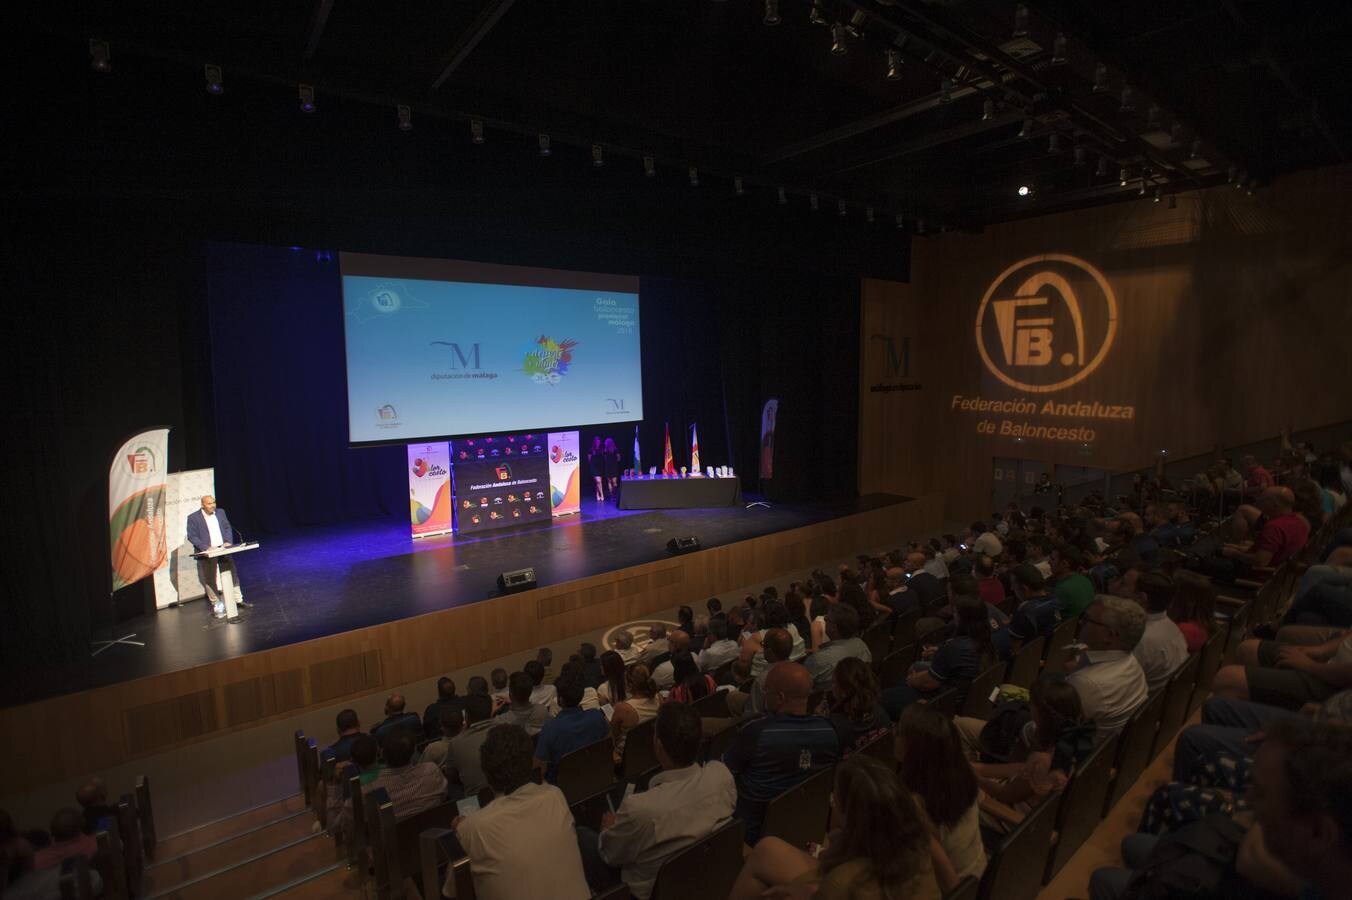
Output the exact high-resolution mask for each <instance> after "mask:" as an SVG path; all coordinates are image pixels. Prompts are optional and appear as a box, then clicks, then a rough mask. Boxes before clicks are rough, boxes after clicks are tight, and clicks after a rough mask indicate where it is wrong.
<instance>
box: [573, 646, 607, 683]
mask: <svg viewBox="0 0 1352 900" xmlns="http://www.w3.org/2000/svg"><path fill="white" fill-rule="evenodd" d="M577 655H578V656H580V657H582V683H583V684H585V685H586V686H587V687H589V688H595V687H599V686H600V684H601V679H602V677H603V676H602V674H601V662H600V660H598V659H597V658H596V645H595V644H593V643H591V642H589V641H583V642H582V643H581V644H580V645H579V646H578V648H577Z"/></svg>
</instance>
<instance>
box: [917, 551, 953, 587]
mask: <svg viewBox="0 0 1352 900" xmlns="http://www.w3.org/2000/svg"><path fill="white" fill-rule="evenodd" d="M920 552H921V553H923V554H924V555H925V564H924V565H923V566H921V569H922V570H924V571H926V572H928V573H930V574H931V575H933V576H934V577H935V578H938V579H939V580H940V581H942V580H943V579H945V578H947V577H948V562H947V560H945V559H944V558H943V557H942V556H941V555H939V553H938V552H937V551H936V550H935V549H934V547H933V546H931V545H926V546H925V547H922V548H921V549H920Z"/></svg>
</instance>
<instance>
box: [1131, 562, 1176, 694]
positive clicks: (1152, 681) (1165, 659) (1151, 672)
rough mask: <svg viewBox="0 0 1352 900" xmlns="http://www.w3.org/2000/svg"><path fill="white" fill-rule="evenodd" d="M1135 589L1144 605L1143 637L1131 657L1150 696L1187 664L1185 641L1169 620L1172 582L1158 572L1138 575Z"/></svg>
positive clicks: (1172, 591) (1172, 594)
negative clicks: (1140, 671) (1142, 676)
mask: <svg viewBox="0 0 1352 900" xmlns="http://www.w3.org/2000/svg"><path fill="white" fill-rule="evenodd" d="M1136 589H1137V590H1138V591H1139V592H1140V593H1141V596H1142V598H1143V599H1144V601H1145V610H1146V616H1145V634H1143V635H1142V636H1141V640H1140V643H1138V644H1137V645H1136V649H1135V650H1133V651H1131V655H1132V656H1134V657H1136V661H1137V662H1139V663H1140V664H1141V668H1142V669H1143V670H1144V671H1145V680H1146V684H1147V685H1148V686H1149V688H1150V693H1152V694H1153V693H1155V691H1158V690H1159V689H1160V688H1162V687H1164V686H1165V685H1166V684H1168V683H1169V677H1170V676H1171V675H1173V674H1174V673H1175V672H1177V671H1178V669H1179V667H1180V666H1182V665H1183V664H1184V663H1185V662H1187V661H1188V640H1187V638H1185V637H1183V632H1182V631H1179V630H1178V626H1177V625H1176V624H1174V620H1173V619H1170V618H1169V604H1170V603H1171V602H1172V601H1173V599H1174V580H1173V579H1172V578H1170V577H1169V576H1168V575H1164V574H1161V573H1159V572H1142V573H1141V574H1140V575H1139V576H1137V578H1136Z"/></svg>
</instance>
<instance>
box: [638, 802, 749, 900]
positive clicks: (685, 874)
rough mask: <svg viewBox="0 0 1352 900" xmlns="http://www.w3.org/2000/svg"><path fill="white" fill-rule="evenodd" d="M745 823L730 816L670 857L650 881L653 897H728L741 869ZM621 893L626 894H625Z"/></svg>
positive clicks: (710, 899) (667, 899)
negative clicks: (653, 880)
mask: <svg viewBox="0 0 1352 900" xmlns="http://www.w3.org/2000/svg"><path fill="white" fill-rule="evenodd" d="M745 840H746V824H745V823H744V822H742V820H740V819H731V820H729V821H728V822H727V823H726V824H724V825H722V826H720V827H719V828H718V830H716V831H714V832H713V833H712V834H710V835H708V836H707V837H704V838H702V839H700V840H698V841H696V842H695V843H693V844H691V845H690V846H689V847H686V848H685V849H684V850H681V851H680V852H678V853H676V854H675V855H673V856H670V857H668V858H667V859H666V861H665V862H663V863H662V868H661V869H659V870H658V872H657V880H656V881H655V882H654V883H653V892H652V900H689V898H701V900H714V898H722V897H726V896H728V894H729V893H730V892H731V891H732V884H733V882H735V881H736V880H737V875H738V873H740V872H741V871H742V845H743V842H744V841H745ZM623 896H628V893H627V891H626V893H625V894H624V895H623Z"/></svg>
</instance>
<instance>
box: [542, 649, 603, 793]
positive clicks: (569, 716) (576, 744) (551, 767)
mask: <svg viewBox="0 0 1352 900" xmlns="http://www.w3.org/2000/svg"><path fill="white" fill-rule="evenodd" d="M581 669H582V667H581V666H580V665H574V664H573V663H569V664H568V665H566V666H564V667H563V669H562V671H560V672H559V677H558V678H557V679H556V680H555V681H554V687H555V689H557V691H558V696H559V714H558V715H556V716H555V717H554V718H552V719H550V720H549V721H548V722H546V723H545V724H544V726H543V727H542V728H541V729H540V739H539V740H538V741H536V742H535V767H536V768H537V769H539V770H540V771H541V772H542V773H543V774H544V777H545V780H546V781H548V782H549V783H550V784H553V783H554V779H555V777H556V776H557V775H558V771H559V760H561V759H563V758H564V757H565V756H567V755H568V754H569V753H572V752H573V751H574V750H581V749H582V748H583V747H586V746H589V745H591V744H594V743H596V742H597V741H599V740H601V739H602V738H604V737H605V736H606V734H607V733H609V731H610V726H609V725H608V724H607V723H606V717H605V716H604V715H602V714H601V711H600V710H599V709H582V708H580V707H579V705H578V704H580V703H581V702H582V693H583V691H584V690H585V688H586V685H584V684H583V683H582V671H581Z"/></svg>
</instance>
